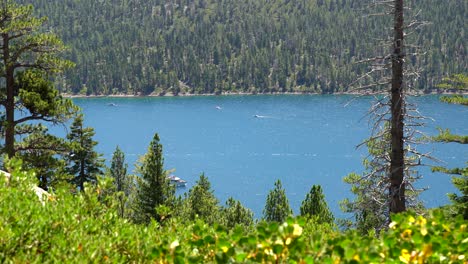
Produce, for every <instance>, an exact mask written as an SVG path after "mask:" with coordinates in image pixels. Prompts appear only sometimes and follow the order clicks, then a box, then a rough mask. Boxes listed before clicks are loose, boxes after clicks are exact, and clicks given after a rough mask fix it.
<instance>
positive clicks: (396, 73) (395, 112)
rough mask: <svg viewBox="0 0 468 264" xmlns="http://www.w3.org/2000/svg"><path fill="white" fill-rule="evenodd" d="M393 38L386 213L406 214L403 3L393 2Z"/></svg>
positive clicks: (397, 0)
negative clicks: (388, 176) (388, 179)
mask: <svg viewBox="0 0 468 264" xmlns="http://www.w3.org/2000/svg"><path fill="white" fill-rule="evenodd" d="M394 12H395V13H394V16H395V17H394V38H393V55H392V89H391V96H392V98H391V114H392V118H391V132H390V133H391V144H392V145H391V153H390V190H389V195H390V197H389V199H390V208H389V209H390V213H398V212H402V211H405V210H406V204H405V184H404V181H403V179H404V169H405V160H404V158H405V156H404V141H403V139H404V133H403V128H404V123H403V118H404V114H405V105H404V104H405V102H404V97H403V89H404V87H403V85H404V83H403V63H404V57H405V53H404V46H403V0H395V2H394Z"/></svg>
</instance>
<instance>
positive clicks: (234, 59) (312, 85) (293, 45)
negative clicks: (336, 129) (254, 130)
mask: <svg viewBox="0 0 468 264" xmlns="http://www.w3.org/2000/svg"><path fill="white" fill-rule="evenodd" d="M18 1H19V2H28V3H32V4H34V5H35V6H36V7H37V10H38V13H39V14H41V15H46V16H48V17H49V18H50V19H49V22H48V23H49V24H48V25H49V26H50V29H51V30H53V31H54V32H56V33H57V34H58V35H59V36H60V37H61V38H63V39H64V41H65V43H67V45H69V46H70V47H71V51H70V52H69V53H68V54H67V58H68V59H70V60H72V61H74V62H76V64H77V67H76V69H74V70H73V71H67V72H66V74H65V75H64V78H57V79H56V82H57V84H58V86H60V88H61V90H62V91H63V92H67V93H74V94H80V93H82V94H120V93H125V94H151V93H153V94H164V93H174V94H178V93H195V94H198V93H212V94H219V93H223V92H251V93H275V92H319V93H320V92H321V93H331V92H342V91H346V90H347V88H348V85H349V84H350V83H352V82H353V81H354V80H355V79H356V76H359V75H360V74H362V73H364V71H365V70H366V69H365V66H364V65H357V64H356V63H355V62H357V61H361V60H363V59H366V58H368V57H369V54H373V53H374V51H375V50H378V49H379V48H376V47H375V46H374V43H375V41H374V39H375V37H376V36H382V35H383V34H381V33H382V32H383V31H386V30H387V28H388V27H390V25H389V23H388V21H385V20H379V19H376V20H374V21H369V19H367V18H366V17H365V14H363V11H362V10H366V9H365V7H366V5H367V4H368V2H367V1H355V0H353V1H341V0H323V1H280V0H256V1H253V0H194V1H186V0H185V1H184V0H175V1H170V2H168V1H162V0H152V1H143V0H133V1H128V0H101V1H95V0H81V1H79V2H77V1H76V0H62V1H45V0H33V1H29V0H28V1H26V0H18ZM405 2H407V3H408V6H410V7H411V9H412V10H415V14H417V15H418V19H421V20H422V21H428V22H429V24H428V25H427V26H425V27H423V28H421V29H418V30H417V32H416V33H415V34H412V35H409V37H413V38H414V45H418V46H420V47H421V48H422V49H423V50H424V51H425V52H424V54H423V55H422V56H421V59H418V60H417V61H414V60H408V61H409V63H410V64H412V66H414V68H422V69H424V73H422V74H421V78H420V79H419V80H418V81H417V83H415V86H416V87H417V88H420V89H425V90H427V91H430V89H432V88H435V87H434V86H435V85H434V84H436V83H438V82H439V81H440V80H441V79H442V78H443V77H446V76H448V75H450V74H454V73H458V72H463V71H464V70H465V69H466V68H467V67H468V65H467V63H468V62H467V60H466V58H465V57H466V54H467V52H466V45H465V42H466V40H465V39H466V36H465V33H464V31H463V30H461V29H464V28H465V27H466V25H465V16H466V15H465V12H466V11H465V9H466V3H465V2H464V0H451V1H433V0H421V1H417V0H411V1H405ZM454 29H460V30H454ZM371 56H372V55H371Z"/></svg>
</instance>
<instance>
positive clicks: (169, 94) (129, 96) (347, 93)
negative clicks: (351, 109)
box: [61, 92, 468, 98]
mask: <svg viewBox="0 0 468 264" xmlns="http://www.w3.org/2000/svg"><path fill="white" fill-rule="evenodd" d="M61 95H62V96H63V97H65V98H144V97H192V96H237V95H362V96H366V95H375V94H367V93H356V92H337V93H332V94H321V93H309V92H308V93H301V92H285V93H246V92H240V93H233V92H225V93H222V94H214V93H210V94H190V93H180V94H177V95H174V94H173V93H165V94H148V95H138V94H137V95H135V94H109V95H80V94H67V93H62V94H61ZM411 95H417V96H423V95H468V93H466V92H464V93H454V92H432V93H428V94H426V93H423V92H420V93H415V94H411Z"/></svg>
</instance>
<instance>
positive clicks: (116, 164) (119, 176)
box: [109, 146, 129, 217]
mask: <svg viewBox="0 0 468 264" xmlns="http://www.w3.org/2000/svg"><path fill="white" fill-rule="evenodd" d="M109 174H110V176H111V177H112V178H113V179H114V185H115V190H116V191H117V192H120V194H119V196H118V200H119V209H118V210H119V215H120V217H124V213H125V200H126V199H125V198H126V197H127V196H128V195H129V189H128V182H127V181H128V179H127V164H126V163H125V154H124V153H123V152H122V150H120V148H119V147H118V146H117V147H116V149H115V151H114V154H113V155H112V162H111V167H110V170H109Z"/></svg>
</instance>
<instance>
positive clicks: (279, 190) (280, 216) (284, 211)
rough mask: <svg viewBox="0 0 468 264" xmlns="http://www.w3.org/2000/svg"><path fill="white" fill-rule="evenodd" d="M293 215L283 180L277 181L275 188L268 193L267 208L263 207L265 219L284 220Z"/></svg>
mask: <svg viewBox="0 0 468 264" xmlns="http://www.w3.org/2000/svg"><path fill="white" fill-rule="evenodd" d="M290 215H292V210H291V208H290V207H289V201H288V198H287V197H286V193H285V190H284V189H283V187H282V185H281V181H280V180H277V181H276V182H275V188H274V189H273V190H271V191H270V193H268V196H267V200H266V204H265V208H264V209H263V219H264V220H266V221H274V222H284V221H285V220H286V218H287V217H288V216H290Z"/></svg>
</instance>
